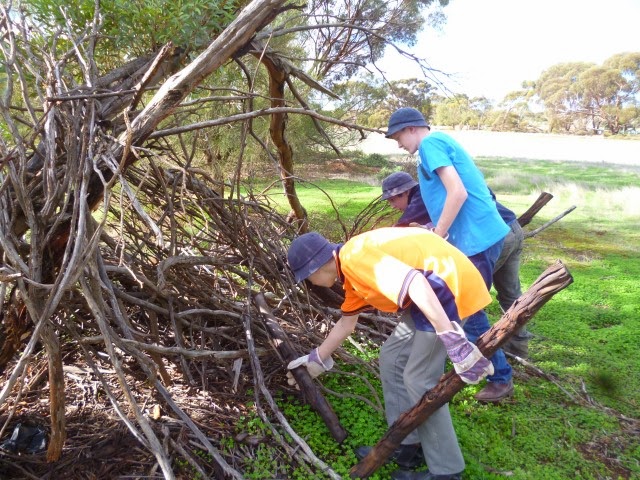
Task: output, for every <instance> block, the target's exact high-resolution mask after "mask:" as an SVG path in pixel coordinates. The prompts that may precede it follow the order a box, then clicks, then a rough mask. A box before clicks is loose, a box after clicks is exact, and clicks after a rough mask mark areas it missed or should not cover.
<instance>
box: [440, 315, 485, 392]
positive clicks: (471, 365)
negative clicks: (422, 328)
mask: <svg viewBox="0 0 640 480" xmlns="http://www.w3.org/2000/svg"><path fill="white" fill-rule="evenodd" d="M452 323H453V326H454V329H453V330H446V331H444V332H439V333H438V337H440V340H442V343H444V346H445V348H446V349H447V354H448V355H449V358H450V359H451V362H452V363H453V368H455V370H456V373H457V374H458V375H460V378H461V379H462V381H463V382H465V383H470V384H472V385H475V384H476V383H478V382H480V380H482V379H483V378H484V377H486V376H487V375H491V374H492V373H493V365H492V364H491V362H490V361H489V360H487V359H486V358H484V356H483V355H482V353H480V350H478V347H476V346H475V345H474V344H473V343H471V342H470V341H469V340H468V339H467V337H466V336H465V334H464V330H462V327H461V326H460V325H458V324H457V323H456V322H452Z"/></svg>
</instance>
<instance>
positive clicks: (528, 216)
mask: <svg viewBox="0 0 640 480" xmlns="http://www.w3.org/2000/svg"><path fill="white" fill-rule="evenodd" d="M552 198H553V195H551V194H550V193H547V192H542V193H540V195H539V196H538V198H537V199H536V201H535V202H533V205H531V206H530V207H529V208H528V209H527V211H526V212H524V213H523V214H522V215H520V216H519V217H518V223H519V224H520V226H521V227H524V226H525V225H528V224H529V222H531V220H532V219H533V217H535V215H536V214H537V213H538V212H539V211H540V210H541V209H542V207H544V206H545V205H546V204H547V203H549V201H550V200H551V199H552Z"/></svg>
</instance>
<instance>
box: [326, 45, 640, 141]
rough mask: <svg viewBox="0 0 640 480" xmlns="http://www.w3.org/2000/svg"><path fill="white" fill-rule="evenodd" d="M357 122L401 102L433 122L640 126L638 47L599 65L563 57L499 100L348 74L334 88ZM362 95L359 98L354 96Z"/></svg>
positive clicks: (515, 127) (580, 129)
mask: <svg viewBox="0 0 640 480" xmlns="http://www.w3.org/2000/svg"><path fill="white" fill-rule="evenodd" d="M334 91H336V92H337V93H339V94H340V95H341V96H342V98H343V99H347V100H346V101H345V104H344V105H345V108H354V107H358V108H354V109H355V110H357V111H358V112H359V113H358V114H357V115H358V119H357V120H358V122H359V123H362V124H365V125H371V126H381V125H384V123H385V119H386V118H388V115H389V114H390V112H391V111H393V110H395V109H396V108H398V107H399V106H413V107H415V108H418V109H420V110H422V111H423V112H424V114H425V116H427V117H428V118H429V120H430V121H431V123H433V124H435V125H442V126H449V127H453V128H468V129H486V130H494V131H515V132H553V133H571V134H579V135H586V134H603V133H606V134H611V135H618V134H630V133H637V132H640V94H639V92H640V52H631V53H619V54H616V55H614V56H612V57H611V58H609V59H607V60H606V61H605V62H604V63H603V64H602V65H596V64H594V63H586V62H571V63H560V64H557V65H554V66H552V67H550V68H549V69H547V70H545V71H544V72H542V74H541V75H540V77H539V78H538V79H537V80H535V81H525V82H523V84H522V89H521V90H518V91H515V92H511V93H509V94H508V95H507V96H505V98H504V99H503V100H502V101H501V102H500V103H499V104H497V105H494V104H493V103H492V102H491V101H490V100H489V99H487V98H486V97H474V98H470V97H469V96H468V95H465V94H455V95H450V96H443V95H440V94H437V93H436V89H435V87H434V86H433V85H431V84H430V83H429V82H428V81H427V80H418V79H407V80H398V81H393V82H382V81H380V80H376V79H374V78H373V77H370V78H365V79H363V80H357V81H355V80H351V81H349V82H346V83H344V84H341V85H340V86H339V87H336V88H335V90H334ZM356 99H357V100H356Z"/></svg>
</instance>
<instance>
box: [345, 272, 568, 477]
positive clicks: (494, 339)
mask: <svg viewBox="0 0 640 480" xmlns="http://www.w3.org/2000/svg"><path fill="white" fill-rule="evenodd" d="M572 282H573V278H572V277H571V274H570V273H569V271H568V270H567V268H566V267H565V266H564V265H563V264H562V263H561V262H560V261H558V262H556V263H555V264H554V265H552V266H550V267H549V268H547V270H545V271H544V272H543V273H542V275H540V277H538V279H537V280H536V281H535V282H534V283H533V285H531V288H529V290H527V291H526V292H525V293H524V294H523V295H522V296H521V297H520V298H519V299H518V300H516V301H515V302H514V304H513V305H512V306H511V308H509V310H507V312H506V313H505V314H504V315H503V316H502V318H501V319H500V320H499V321H498V322H496V323H495V324H494V325H493V327H491V328H490V329H489V331H487V332H486V333H485V334H484V335H482V336H481V337H480V338H479V339H478V341H477V345H478V348H479V349H480V351H481V352H482V353H483V355H484V356H485V357H487V358H489V357H491V356H492V355H493V354H494V353H495V351H496V350H497V349H498V348H500V345H502V344H503V343H504V342H506V341H507V340H508V339H509V338H510V337H511V336H512V335H513V334H514V333H515V332H516V331H517V330H518V329H519V328H520V327H522V326H523V325H525V324H526V323H527V322H528V321H529V320H530V319H531V318H532V317H533V316H534V315H535V313H536V312H537V311H538V310H540V308H541V307H542V306H543V305H544V304H545V303H547V301H549V299H551V297H552V296H553V295H555V294H556V293H558V292H559V291H560V290H562V289H564V288H565V287H567V286H568V285H570V284H571V283H572ZM464 386H465V383H464V382H463V381H462V380H461V379H460V377H459V376H458V375H457V374H456V373H455V372H454V371H449V372H448V373H446V374H445V375H443V376H442V378H441V379H440V382H438V384H437V385H436V386H435V387H434V388H432V389H431V390H429V391H428V392H426V393H425V394H424V395H423V396H422V398H421V399H420V401H419V402H418V403H417V404H416V405H414V406H413V407H412V408H411V409H410V410H408V411H406V412H404V413H403V414H402V415H400V417H399V418H398V420H396V422H395V423H394V424H393V425H391V427H389V430H387V432H386V433H385V434H384V436H383V437H382V438H381V439H380V441H379V442H378V443H377V445H376V446H374V447H373V449H372V450H371V452H370V453H369V455H367V456H366V457H365V458H363V459H362V460H361V461H360V463H358V464H357V465H355V466H354V467H353V468H352V469H351V472H350V475H351V477H352V478H367V477H368V476H369V475H371V474H372V473H374V472H375V471H376V470H377V469H378V468H380V466H381V465H382V464H383V463H384V462H385V461H386V460H387V458H389V455H391V454H392V453H393V451H394V450H395V449H396V448H397V447H398V445H399V444H400V442H401V441H402V440H403V439H404V438H405V437H406V436H407V435H408V434H409V433H411V432H412V431H413V430H415V428H416V427H417V426H418V425H420V424H421V423H423V422H424V421H425V420H426V419H427V418H428V417H429V416H430V415H431V414H432V413H433V412H435V411H436V410H437V409H438V408H440V407H441V406H443V405H444V404H446V403H448V402H449V401H450V400H451V398H453V396H454V395H455V394H456V393H458V392H459V391H460V390H461V389H462V388H463V387H464Z"/></svg>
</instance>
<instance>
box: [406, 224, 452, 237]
mask: <svg viewBox="0 0 640 480" xmlns="http://www.w3.org/2000/svg"><path fill="white" fill-rule="evenodd" d="M409 226H410V227H420V228H426V229H427V230H429V231H430V232H433V233H436V226H435V225H434V224H433V223H432V222H429V223H427V224H426V225H421V224H419V223H416V222H411V223H410V224H409ZM436 235H438V234H437V233H436ZM438 236H439V235H438ZM442 238H444V239H445V240H448V239H449V234H448V233H445V234H444V237H442Z"/></svg>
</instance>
